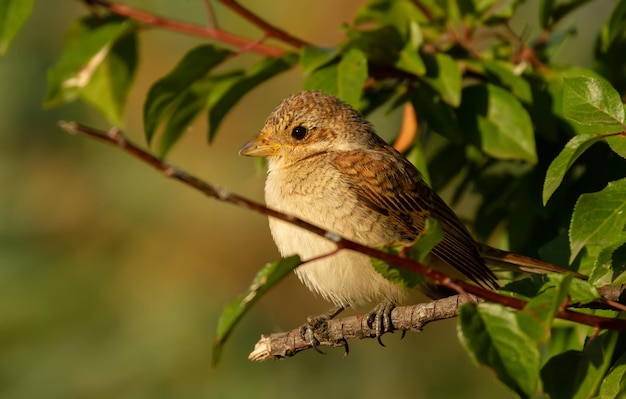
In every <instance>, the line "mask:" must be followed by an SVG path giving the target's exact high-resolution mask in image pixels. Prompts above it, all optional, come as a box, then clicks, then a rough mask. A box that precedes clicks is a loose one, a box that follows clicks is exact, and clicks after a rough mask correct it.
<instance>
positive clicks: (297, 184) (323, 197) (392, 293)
mask: <svg viewBox="0 0 626 399" xmlns="http://www.w3.org/2000/svg"><path fill="white" fill-rule="evenodd" d="M307 172H308V173H307ZM265 200H266V203H267V205H268V206H269V207H270V208H273V209H276V210H279V211H282V212H284V213H287V214H290V215H293V216H296V217H298V218H301V219H303V220H305V221H307V222H310V223H312V224H315V225H317V226H319V227H322V228H324V229H326V230H328V231H331V232H334V233H337V234H339V235H340V236H342V237H345V238H348V239H350V240H354V241H357V242H359V243H361V244H364V245H368V246H379V245H384V244H386V243H389V242H391V241H393V238H392V237H389V236H388V235H387V232H386V231H385V223H384V220H381V218H383V216H382V215H376V214H374V213H372V212H371V210H369V209H366V208H364V207H363V206H362V205H361V204H360V203H359V201H358V199H357V197H356V194H355V193H354V191H353V190H351V189H350V187H347V186H346V184H345V183H344V182H343V179H342V178H341V175H340V174H339V173H337V172H336V170H333V169H332V168H329V167H323V165H317V168H315V170H313V171H303V170H297V169H296V170H291V171H289V170H283V169H281V170H277V171H276V170H274V171H273V170H270V172H269V174H268V177H267V181H266V185H265ZM269 224H270V230H271V232H272V237H273V238H274V242H275V243H276V246H277V247H278V249H279V251H280V253H281V255H283V256H289V255H293V254H298V255H300V257H301V258H302V259H303V260H308V259H311V258H316V257H320V256H323V255H326V254H331V253H333V251H335V249H336V247H335V244H334V243H332V242H330V241H328V240H327V239H325V238H323V237H320V236H318V235H316V234H313V233H311V232H309V231H307V230H305V229H302V228H300V227H297V226H294V225H292V224H290V223H287V222H283V221H281V220H278V219H274V218H270V219H269ZM296 274H297V275H298V277H299V278H300V279H301V280H302V281H303V282H304V283H305V284H306V285H307V287H309V289H311V290H313V291H315V292H318V293H319V294H321V295H322V296H323V297H324V298H325V299H327V300H329V301H332V302H333V303H335V304H341V305H343V306H353V305H360V304H364V303H376V302H378V301H381V300H383V299H390V300H393V301H395V302H397V301H398V300H399V299H400V298H401V297H402V296H403V295H404V292H403V290H402V289H400V288H399V287H397V286H395V285H394V284H392V283H391V282H389V281H387V280H386V279H384V278H383V277H382V276H381V275H380V274H378V273H377V272H376V271H375V270H374V268H373V267H372V265H371V261H370V259H369V257H368V256H366V255H362V254H359V253H356V252H353V251H341V252H339V253H335V254H333V255H330V256H326V257H322V258H321V259H318V260H315V261H313V262H310V263H307V264H305V265H303V266H301V267H299V268H298V269H296Z"/></svg>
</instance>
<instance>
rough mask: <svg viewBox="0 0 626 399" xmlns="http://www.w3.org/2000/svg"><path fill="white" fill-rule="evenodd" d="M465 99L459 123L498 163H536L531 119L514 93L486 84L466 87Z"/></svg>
mask: <svg viewBox="0 0 626 399" xmlns="http://www.w3.org/2000/svg"><path fill="white" fill-rule="evenodd" d="M462 96H463V99H464V101H463V103H462V104H461V107H460V108H459V112H458V114H459V122H460V124H461V125H462V126H463V127H464V129H465V130H466V131H467V132H469V133H470V134H471V135H472V136H473V137H474V140H475V141H477V142H478V143H477V144H478V145H480V147H481V148H482V149H483V151H484V152H485V153H487V154H489V155H491V156H493V157H495V158H498V159H519V160H522V161H526V162H529V163H536V162H537V152H536V149H535V136H534V132H533V126H532V123H531V120H530V117H529V116H528V113H527V112H526V110H525V109H524V107H523V106H522V105H521V104H520V102H519V101H518V100H517V99H516V98H515V97H514V96H513V95H512V94H511V93H509V92H508V91H506V90H504V89H502V88H500V87H498V86H495V85H492V84H487V85H475V86H470V87H467V88H466V89H464V90H463V94H462Z"/></svg>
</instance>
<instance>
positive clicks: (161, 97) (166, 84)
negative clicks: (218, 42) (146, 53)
mask: <svg viewBox="0 0 626 399" xmlns="http://www.w3.org/2000/svg"><path fill="white" fill-rule="evenodd" d="M231 54H232V53H231V52H230V51H228V50H225V49H222V48H218V47H216V46H213V45H211V44H205V45H201V46H198V47H195V48H193V49H191V50H190V51H188V52H187V54H185V55H184V56H183V58H182V59H181V60H180V61H179V62H178V64H177V65H176V66H175V67H174V69H173V70H172V71H171V72H169V73H168V74H167V75H165V76H164V77H162V78H161V79H159V80H158V81H157V82H155V83H154V84H153V85H152V87H151V88H150V91H149V92H148V96H147V98H146V102H145V103H144V106H143V125H144V130H145V135H146V139H147V140H148V142H151V141H152V138H153V137H154V134H155V133H156V130H157V128H158V126H159V124H160V123H161V122H162V121H164V120H165V119H166V118H167V117H168V116H169V115H170V113H171V110H172V105H173V104H175V103H176V102H177V101H179V100H180V99H181V98H182V97H183V96H184V95H185V93H186V91H187V89H188V88H189V87H190V86H191V85H192V84H193V83H194V82H196V81H198V80H200V79H202V78H204V77H205V76H206V75H207V74H208V73H209V71H210V70H211V69H213V68H214V67H215V66H217V65H219V64H220V63H221V62H222V61H224V60H225V59H226V58H227V57H229V56H230V55H231Z"/></svg>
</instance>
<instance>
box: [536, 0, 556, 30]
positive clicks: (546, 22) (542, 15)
mask: <svg viewBox="0 0 626 399" xmlns="http://www.w3.org/2000/svg"><path fill="white" fill-rule="evenodd" d="M555 2H556V0H541V4H540V5H539V22H540V23H541V27H542V28H547V27H548V26H550V23H551V21H552V18H551V17H550V16H551V15H552V9H553V8H554V3H555Z"/></svg>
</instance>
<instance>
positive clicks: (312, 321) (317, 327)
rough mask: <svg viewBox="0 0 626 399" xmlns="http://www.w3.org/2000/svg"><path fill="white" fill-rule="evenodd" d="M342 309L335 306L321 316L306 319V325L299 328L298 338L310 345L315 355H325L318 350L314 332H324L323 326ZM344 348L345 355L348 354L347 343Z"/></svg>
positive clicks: (318, 343) (317, 341) (318, 342)
mask: <svg viewBox="0 0 626 399" xmlns="http://www.w3.org/2000/svg"><path fill="white" fill-rule="evenodd" d="M343 309H344V308H343V307H342V306H336V307H334V308H332V309H331V310H329V311H328V312H326V313H324V314H322V315H319V316H309V317H307V319H306V323H304V324H303V325H301V326H300V328H299V330H300V337H301V338H302V339H303V340H304V341H306V342H307V343H308V344H309V345H311V347H312V348H313V349H315V351H316V352H317V353H320V354H322V355H325V354H326V353H325V352H322V350H320V348H319V346H320V341H319V340H318V339H317V338H316V337H315V332H316V331H321V330H324V328H325V325H326V323H327V322H328V320H331V319H333V318H334V317H335V316H337V315H338V314H339V313H341V311H343ZM344 348H345V351H346V354H348V342H347V341H346V342H345V343H344Z"/></svg>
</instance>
